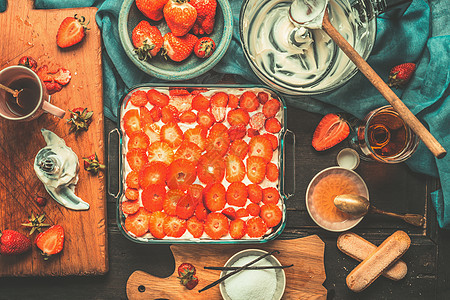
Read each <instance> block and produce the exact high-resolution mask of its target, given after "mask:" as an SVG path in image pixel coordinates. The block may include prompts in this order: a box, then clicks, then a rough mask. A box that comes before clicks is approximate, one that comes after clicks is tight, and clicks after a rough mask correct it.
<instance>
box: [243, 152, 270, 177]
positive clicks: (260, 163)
mask: <svg viewBox="0 0 450 300" xmlns="http://www.w3.org/2000/svg"><path fill="white" fill-rule="evenodd" d="M266 163H267V161H266V160H265V159H264V158H262V157H259V156H249V157H248V158H247V177H248V179H250V181H251V182H253V183H261V182H262V181H263V180H264V177H265V176H266Z"/></svg>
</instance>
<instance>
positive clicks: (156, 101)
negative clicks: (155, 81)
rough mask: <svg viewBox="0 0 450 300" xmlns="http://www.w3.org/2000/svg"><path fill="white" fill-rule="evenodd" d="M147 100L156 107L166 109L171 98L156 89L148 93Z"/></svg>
mask: <svg viewBox="0 0 450 300" xmlns="http://www.w3.org/2000/svg"><path fill="white" fill-rule="evenodd" d="M147 99H148V102H150V104H152V105H154V106H159V107H164V106H166V105H167V104H169V96H167V95H166V94H163V93H161V92H159V91H157V90H155V89H151V90H148V91H147Z"/></svg>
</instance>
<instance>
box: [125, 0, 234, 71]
mask: <svg viewBox="0 0 450 300" xmlns="http://www.w3.org/2000/svg"><path fill="white" fill-rule="evenodd" d="M217 4H218V5H217V9H216V22H215V24H214V30H213V32H212V33H211V34H210V35H208V36H209V37H211V38H212V39H213V40H214V42H215V43H216V50H215V51H214V53H213V54H212V55H211V56H210V57H208V58H207V59H201V58H198V57H197V56H195V55H194V54H191V55H190V56H189V57H188V58H187V59H185V60H184V61H182V62H174V61H172V60H170V59H167V60H165V59H164V58H163V57H162V56H160V55H157V56H156V57H154V58H152V59H150V60H148V61H142V60H139V59H138V57H137V55H136V54H135V53H134V47H133V43H132V41H131V34H132V32H133V28H134V27H135V26H136V25H137V24H138V23H139V22H140V21H142V20H147V21H148V22H149V23H150V24H151V25H154V26H156V27H158V28H159V30H160V31H161V34H162V35H163V36H164V34H166V33H167V32H169V31H170V30H169V28H168V26H167V24H166V22H165V21H164V19H163V20H161V21H157V22H156V21H152V20H150V19H148V18H147V17H145V16H144V15H143V14H142V13H141V12H140V11H139V9H138V8H137V7H136V4H135V0H125V1H124V2H123V4H122V8H121V10H120V14H119V36H120V41H121V43H122V46H123V48H124V50H125V53H126V54H127V55H128V57H129V58H130V59H131V61H132V62H133V63H134V64H135V65H136V66H137V67H138V68H139V69H141V70H142V71H144V72H145V73H147V74H149V75H151V76H154V77H157V78H160V79H164V80H187V79H191V78H194V77H197V76H200V75H202V74H204V73H205V72H207V71H209V70H210V69H211V68H213V67H214V66H215V65H216V64H217V63H218V62H219V61H220V60H221V59H222V57H223V56H224V54H225V52H226V51H227V49H228V46H229V45H230V41H231V37H232V33H233V15H232V12H231V7H230V4H229V2H228V1H227V0H217Z"/></svg>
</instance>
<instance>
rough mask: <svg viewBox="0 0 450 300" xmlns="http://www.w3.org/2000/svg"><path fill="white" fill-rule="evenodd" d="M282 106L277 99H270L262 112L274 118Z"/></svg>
mask: <svg viewBox="0 0 450 300" xmlns="http://www.w3.org/2000/svg"><path fill="white" fill-rule="evenodd" d="M280 107H281V104H280V101H278V100H276V99H270V100H269V101H267V102H266V103H265V104H264V106H263V109H262V112H263V114H264V115H265V116H266V117H267V118H273V117H275V115H276V114H277V112H278V111H279V110H280Z"/></svg>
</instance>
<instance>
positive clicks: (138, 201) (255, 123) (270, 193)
mask: <svg viewBox="0 0 450 300" xmlns="http://www.w3.org/2000/svg"><path fill="white" fill-rule="evenodd" d="M284 114H285V112H284V105H283V104H282V103H281V102H280V100H279V99H278V98H277V97H274V95H273V93H272V92H271V91H269V90H267V89H264V88H252V89H244V88H220V89H218V88H186V89H185V88H152V87H142V88H138V89H135V90H133V91H131V92H130V93H129V94H128V95H127V96H126V97H125V99H124V102H123V104H122V110H121V114H120V125H121V129H122V132H123V139H122V150H123V151H122V153H123V159H122V162H123V166H122V175H123V181H124V182H123V184H124V195H123V196H122V198H121V199H120V203H119V210H118V211H119V216H120V218H121V221H122V222H121V223H122V224H121V225H122V228H123V229H124V230H125V232H126V234H127V235H128V236H129V237H131V238H132V239H137V240H139V241H148V242H152V241H156V240H170V241H171V242H176V241H207V242H211V241H213V240H216V241H217V240H225V241H226V240H233V241H234V240H245V241H246V242H248V241H251V240H268V239H271V238H273V237H275V236H276V235H277V234H279V233H281V229H282V226H281V225H282V224H283V222H284V210H285V209H284V202H283V197H282V196H281V195H280V192H279V189H280V186H279V181H280V180H279V178H280V173H282V171H283V170H282V169H281V170H280V166H281V164H280V162H281V160H282V158H281V156H282V153H281V152H282V151H281V150H280V145H281V143H280V140H281V135H282V133H283V124H284V117H285V115H284Z"/></svg>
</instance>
